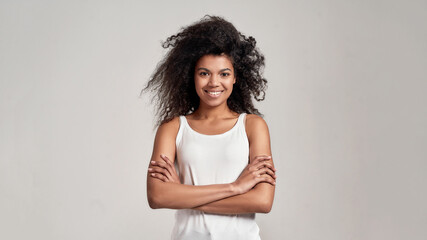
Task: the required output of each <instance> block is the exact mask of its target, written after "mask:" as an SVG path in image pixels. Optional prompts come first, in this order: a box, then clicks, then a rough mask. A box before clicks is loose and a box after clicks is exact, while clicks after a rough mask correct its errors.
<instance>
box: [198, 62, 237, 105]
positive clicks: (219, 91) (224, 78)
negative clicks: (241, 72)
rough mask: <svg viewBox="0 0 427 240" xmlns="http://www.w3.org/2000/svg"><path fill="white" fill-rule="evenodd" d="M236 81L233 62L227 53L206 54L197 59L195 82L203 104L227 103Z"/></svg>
mask: <svg viewBox="0 0 427 240" xmlns="http://www.w3.org/2000/svg"><path fill="white" fill-rule="evenodd" d="M235 82H236V78H235V76H234V68H233V64H232V63H231V61H230V59H229V58H228V56H227V55H205V56H203V57H201V58H200V59H199V61H197V64H196V68H195V71H194V83H195V87H196V92H197V95H199V98H200V104H201V105H202V104H204V105H206V106H208V107H216V106H220V105H223V104H227V99H228V97H230V95H231V92H232V91H233V84H234V83H235Z"/></svg>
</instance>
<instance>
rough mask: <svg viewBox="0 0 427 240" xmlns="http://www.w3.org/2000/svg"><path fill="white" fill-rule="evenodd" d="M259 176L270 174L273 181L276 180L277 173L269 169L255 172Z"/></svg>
mask: <svg viewBox="0 0 427 240" xmlns="http://www.w3.org/2000/svg"><path fill="white" fill-rule="evenodd" d="M255 173H256V174H257V175H258V176H261V175H263V174H268V175H270V176H271V177H272V178H273V179H276V173H275V172H273V171H272V170H271V169H269V168H261V169H259V170H258V171H256V172H255Z"/></svg>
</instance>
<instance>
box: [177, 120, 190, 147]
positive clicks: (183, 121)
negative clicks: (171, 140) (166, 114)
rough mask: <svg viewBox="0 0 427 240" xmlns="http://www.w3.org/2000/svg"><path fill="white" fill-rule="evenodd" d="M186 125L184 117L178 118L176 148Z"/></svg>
mask: <svg viewBox="0 0 427 240" xmlns="http://www.w3.org/2000/svg"><path fill="white" fill-rule="evenodd" d="M186 124H187V120H186V119H185V116H179V130H178V133H177V134H176V139H175V144H176V146H179V144H180V143H181V139H182V134H183V131H184V128H185V125H186Z"/></svg>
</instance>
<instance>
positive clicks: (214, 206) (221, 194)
mask: <svg viewBox="0 0 427 240" xmlns="http://www.w3.org/2000/svg"><path fill="white" fill-rule="evenodd" d="M178 129H179V118H174V119H173V120H171V121H170V122H168V123H164V124H162V125H161V126H160V127H159V128H158V130H157V133H156V137H155V140H154V147H153V153H152V157H151V161H150V165H149V171H148V173H147V198H148V203H149V205H150V207H151V208H153V209H157V208H171V209H197V210H201V211H204V212H209V213H217V214H243V213H268V212H270V210H271V208H272V205H273V199H274V190H275V178H276V175H275V171H276V169H275V168H274V165H273V159H272V157H271V150H270V136H269V132H268V127H267V124H266V123H265V121H264V120H263V119H262V118H261V117H259V116H257V115H253V114H248V115H247V116H246V129H247V130H246V132H247V135H248V140H249V159H250V162H249V164H248V165H247V166H246V168H245V169H244V170H243V172H242V174H241V175H240V176H239V178H238V179H237V180H236V181H235V182H232V183H227V184H212V185H203V186H194V185H185V184H181V183H180V182H179V178H178V176H177V173H176V171H175V168H174V164H173V160H170V159H174V156H175V151H176V149H175V148H176V146H175V139H176V135H177V132H178Z"/></svg>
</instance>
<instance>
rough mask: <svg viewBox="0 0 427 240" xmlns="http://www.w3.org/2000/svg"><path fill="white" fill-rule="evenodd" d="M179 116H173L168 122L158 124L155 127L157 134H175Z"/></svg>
mask: <svg viewBox="0 0 427 240" xmlns="http://www.w3.org/2000/svg"><path fill="white" fill-rule="evenodd" d="M179 124H180V123H179V117H174V118H173V119H172V120H170V121H169V122H164V123H162V124H160V126H159V128H158V129H157V134H162V135H163V134H165V135H174V134H175V135H176V134H177V133H178V130H179Z"/></svg>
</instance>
